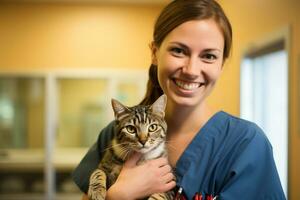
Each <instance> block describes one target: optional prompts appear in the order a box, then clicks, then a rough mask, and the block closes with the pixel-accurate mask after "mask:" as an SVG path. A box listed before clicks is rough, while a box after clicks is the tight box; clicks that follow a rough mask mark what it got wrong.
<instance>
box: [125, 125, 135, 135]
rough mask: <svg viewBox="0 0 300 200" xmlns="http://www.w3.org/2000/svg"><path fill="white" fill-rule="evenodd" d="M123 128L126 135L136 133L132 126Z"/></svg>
mask: <svg viewBox="0 0 300 200" xmlns="http://www.w3.org/2000/svg"><path fill="white" fill-rule="evenodd" d="M125 128H126V131H127V132H128V133H136V129H135V127H134V126H132V125H127V126H126V127H125Z"/></svg>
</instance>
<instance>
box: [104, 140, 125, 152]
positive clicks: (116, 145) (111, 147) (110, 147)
mask: <svg viewBox="0 0 300 200" xmlns="http://www.w3.org/2000/svg"><path fill="white" fill-rule="evenodd" d="M128 144H129V143H128V142H122V143H118V144H114V145H111V146H109V147H107V148H105V149H104V151H107V150H109V149H113V148H115V147H119V146H121V147H123V146H126V145H128Z"/></svg>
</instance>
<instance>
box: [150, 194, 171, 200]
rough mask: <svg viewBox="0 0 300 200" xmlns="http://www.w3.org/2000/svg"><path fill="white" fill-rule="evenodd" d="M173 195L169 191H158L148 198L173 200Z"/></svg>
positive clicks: (151, 199)
mask: <svg viewBox="0 0 300 200" xmlns="http://www.w3.org/2000/svg"><path fill="white" fill-rule="evenodd" d="M172 199H173V198H172V196H170V195H169V194H167V193H156V194H152V195H151V196H150V197H149V198H148V200H172Z"/></svg>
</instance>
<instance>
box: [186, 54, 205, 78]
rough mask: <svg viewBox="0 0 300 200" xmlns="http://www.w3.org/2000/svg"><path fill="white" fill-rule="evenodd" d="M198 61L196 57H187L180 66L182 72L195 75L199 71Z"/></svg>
mask: <svg viewBox="0 0 300 200" xmlns="http://www.w3.org/2000/svg"><path fill="white" fill-rule="evenodd" d="M200 70H201V68H200V62H199V60H198V57H190V58H189V59H187V61H186V63H185V65H184V67H183V68H182V73H183V74H186V75H189V76H197V75H199V73H200Z"/></svg>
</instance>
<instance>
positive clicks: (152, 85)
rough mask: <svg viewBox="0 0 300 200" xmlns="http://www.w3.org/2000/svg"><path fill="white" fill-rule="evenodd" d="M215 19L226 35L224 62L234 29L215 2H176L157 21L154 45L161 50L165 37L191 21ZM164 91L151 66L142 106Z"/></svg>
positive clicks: (202, 0) (185, 0)
mask: <svg viewBox="0 0 300 200" xmlns="http://www.w3.org/2000/svg"><path fill="white" fill-rule="evenodd" d="M203 19H214V20H215V22H216V23H217V24H218V25H219V27H220V29H221V31H222V32H223V35H224V52H223V62H224V61H225V60H226V59H227V58H228V56H229V54H230V49H231V43H232V28H231V24H230V22H229V20H228V18H227V17H226V15H225V13H224V11H223V9H222V7H221V6H220V5H219V4H218V3H217V2H216V1H215V0H174V1H172V2H171V3H170V4H168V5H167V6H166V7H165V8H164V9H163V10H162V12H161V14H160V15H159V17H158V18H157V20H156V23H155V26H154V32H153V44H154V45H155V46H156V47H157V48H159V47H160V45H161V44H162V42H163V40H164V39H165V37H166V36H167V35H168V34H169V33H170V32H171V31H172V30H173V29H175V28H176V27H177V26H179V25H181V24H182V23H184V22H187V21H190V20H203ZM162 94H163V91H162V89H161V87H160V85H159V83H158V79H157V66H156V65H153V64H151V66H150V68H149V80H148V83H147V91H146V95H145V97H144V99H143V100H142V102H141V103H140V104H142V105H147V104H152V103H153V102H154V101H155V100H156V99H157V98H158V97H159V96H160V95H162Z"/></svg>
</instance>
